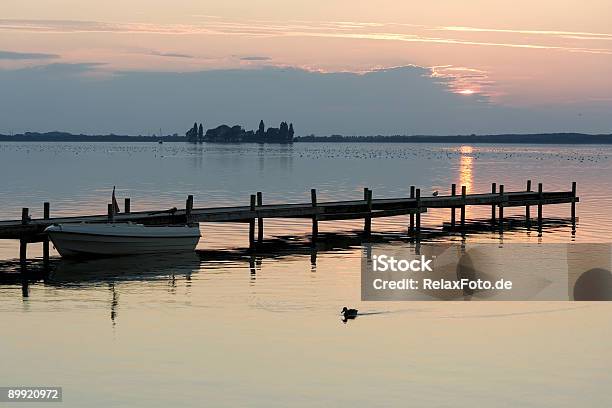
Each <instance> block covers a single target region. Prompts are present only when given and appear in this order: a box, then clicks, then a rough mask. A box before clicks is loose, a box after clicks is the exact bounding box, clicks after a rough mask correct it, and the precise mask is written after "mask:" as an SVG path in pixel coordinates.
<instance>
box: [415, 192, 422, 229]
mask: <svg viewBox="0 0 612 408" xmlns="http://www.w3.org/2000/svg"><path fill="white" fill-rule="evenodd" d="M415 198H416V209H417V213H416V214H415V215H416V232H417V234H420V233H421V189H420V188H417V189H416V197H415Z"/></svg>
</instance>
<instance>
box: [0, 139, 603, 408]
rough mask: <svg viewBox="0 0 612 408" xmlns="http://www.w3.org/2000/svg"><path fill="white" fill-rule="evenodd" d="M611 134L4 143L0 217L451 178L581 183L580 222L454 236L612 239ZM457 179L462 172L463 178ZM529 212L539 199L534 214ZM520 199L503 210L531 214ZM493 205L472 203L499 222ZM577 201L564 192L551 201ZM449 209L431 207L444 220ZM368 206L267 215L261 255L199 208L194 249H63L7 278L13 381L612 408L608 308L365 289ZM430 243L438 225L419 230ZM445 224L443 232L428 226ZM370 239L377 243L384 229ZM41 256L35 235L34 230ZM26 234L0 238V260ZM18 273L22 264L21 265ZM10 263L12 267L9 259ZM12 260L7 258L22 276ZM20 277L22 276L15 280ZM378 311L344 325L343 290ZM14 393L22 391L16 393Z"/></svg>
mask: <svg viewBox="0 0 612 408" xmlns="http://www.w3.org/2000/svg"><path fill="white" fill-rule="evenodd" d="M611 176H612V146H598V145H589V146H577V145H567V146H559V147H556V146H548V145H503V146H499V145H497V146H493V145H474V146H467V145H466V146H458V145H444V144H316V143H312V144H311V143H298V144H294V145H262V146H259V145H213V144H204V145H189V144H182V143H165V144H163V145H158V144H148V143H133V144H127V143H0V186H1V190H2V194H1V195H0V219H18V218H19V217H20V215H21V207H29V208H30V212H31V213H32V215H33V216H34V217H39V216H41V214H42V207H43V204H42V203H43V202H44V201H49V202H50V203H51V215H52V216H59V215H79V214H91V213H99V214H105V213H106V205H107V203H108V202H109V200H110V195H111V191H112V188H113V186H116V188H117V198H118V199H119V203H120V205H121V204H122V199H123V197H130V198H131V203H132V204H131V206H132V211H139V210H159V209H167V208H171V207H179V208H180V207H183V206H184V203H185V199H186V196H187V195H188V194H193V195H194V201H195V203H194V205H195V207H204V206H223V205H247V204H248V202H249V196H250V194H254V193H255V192H257V191H262V192H263V200H264V203H266V204H270V203H280V202H309V200H310V189H311V188H316V189H317V192H318V199H319V201H326V200H338V199H358V198H361V197H362V196H363V188H364V187H369V188H371V189H372V190H373V195H374V198H380V197H402V196H407V195H408V193H409V189H410V186H411V185H416V186H417V187H419V188H421V190H422V195H430V194H431V193H432V192H434V191H439V192H440V194H446V193H447V192H448V191H450V185H451V184H452V183H457V185H458V186H461V185H465V186H466V187H467V191H468V193H470V192H489V191H490V188H491V183H492V182H496V183H498V185H499V184H504V186H505V191H513V190H524V189H525V185H526V180H527V179H531V180H532V182H533V186H534V188H537V183H539V182H541V183H543V184H544V189H545V190H570V189H571V182H572V181H576V182H577V186H578V195H579V196H580V203H579V204H578V205H577V215H578V222H577V229H576V232H575V234H573V233H572V228H571V226H570V225H568V223H567V222H555V223H550V224H549V225H548V226H547V227H546V228H545V230H544V233H543V235H542V236H541V237H538V234H537V233H534V232H528V231H526V230H525V229H524V228H516V229H514V230H510V231H506V232H505V233H504V234H503V236H501V237H500V235H499V234H498V233H496V232H486V231H482V232H478V233H469V234H467V235H466V236H465V237H461V236H460V235H436V236H435V240H436V241H441V242H460V241H462V242H467V243H468V244H469V243H479V242H480V243H487V242H488V243H494V244H496V245H498V246H499V245H501V246H506V245H509V244H512V243H534V244H542V245H546V244H547V243H576V244H585V243H609V242H610V241H611V239H612V231H611V230H610V225H612V211H611V210H610V208H611V204H612V198H611V197H612V195H611V194H610V191H611V188H612V182H611V180H612V177H611ZM458 188H459V189H460V187H458ZM534 210H535V209H533V210H532V213H533V214H535V211H534ZM523 214H524V208H522V207H520V208H514V209H508V210H506V214H505V215H506V216H509V217H519V216H521V215H523ZM489 215H490V208H489V207H483V208H468V209H467V217H468V219H486V218H487V217H488V216H489ZM544 216H545V217H547V218H554V219H555V220H561V221H563V220H565V219H567V217H569V205H568V204H563V205H557V206H546V207H544ZM448 220H449V211H448V210H439V211H438V210H435V211H434V210H432V211H431V212H429V213H427V214H424V215H423V218H422V222H423V225H424V226H425V227H426V228H428V229H431V230H440V229H441V226H442V223H443V222H448ZM407 225H408V224H407V216H398V217H393V218H389V219H374V221H373V228H372V229H373V234H374V237H375V238H376V239H375V241H377V242H379V241H380V242H382V241H384V242H385V244H390V245H396V246H405V247H407V248H409V247H411V246H413V243H412V242H411V241H410V239H409V237H408V235H407ZM362 228H363V221H333V222H322V223H320V225H319V230H320V232H321V233H323V235H324V239H322V240H321V242H320V243H319V244H318V245H317V247H316V248H314V249H313V248H311V247H310V245H308V244H307V242H308V234H309V231H310V221H308V220H306V221H297V222H296V221H295V220H273V221H272V220H271V221H266V230H265V233H266V235H265V238H266V239H267V240H270V241H273V240H278V241H279V242H283V245H280V247H279V248H277V249H274V250H272V249H271V250H267V251H263V252H262V253H258V254H256V255H250V254H248V252H247V251H245V248H246V247H247V246H248V226H246V225H242V224H236V225H235V224H202V225H201V230H202V234H203V239H202V240H201V241H200V243H199V245H198V254H193V255H188V256H187V255H186V256H163V257H159V258H147V259H139V258H132V259H130V258H128V259H122V260H113V261H111V260H93V261H87V262H75V261H63V260H59V259H58V257H57V253H55V252H54V253H53V256H54V258H53V260H52V269H53V270H52V272H51V274H50V276H49V277H48V278H47V279H45V280H42V279H41V280H37V281H35V282H30V283H29V285H28V296H27V297H23V296H22V289H23V288H22V284H21V282H20V281H15V282H13V281H10V279H6V280H3V281H1V282H0V323H1V327H2V332H1V333H2V334H1V337H0V338H1V341H0V360H1V361H2V369H0V385H57V386H63V387H64V403H63V405H64V406H70V407H82V406H92V407H107V406H117V407H133V406H144V405H146V406H149V407H166V406H188V405H192V403H193V401H200V402H201V403H200V405H205V406H228V407H229V406H231V407H234V406H266V407H275V406H278V407H286V406H305V407H306V406H308V407H310V406H350V407H356V406H363V407H370V406H396V405H397V406H406V405H413V406H449V407H450V406H453V407H464V406H465V407H468V406H474V405H476V406H496V407H505V406H507V407H515V406H526V407H543V406H546V407H570V406H572V407H573V406H576V405H580V406H609V405H610V404H612V394H610V393H609V392H608V388H609V385H608V384H609V382H610V381H611V380H612V374H610V370H609V367H610V364H611V363H612V354H611V353H612V346H611V345H610V341H609V339H610V335H611V334H612V326H611V325H610V320H611V318H612V304H610V303H607V302H580V303H576V302H361V301H360V263H361V257H362V253H363V252H364V244H363V243H362V240H361V238H360V237H359V235H358V232H359V231H360V230H361V229H362ZM426 239H427V238H426ZM432 239H434V238H432ZM374 245H376V244H374ZM28 255H29V257H30V258H31V259H32V266H33V267H34V268H36V266H37V264H39V263H40V256H41V245H40V244H31V245H29V247H28ZM17 257H18V243H17V242H15V241H0V260H1V261H0V264H1V265H3V267H4V269H5V270H7V271H8V270H10V269H11V268H13V267H14V265H15V262H14V260H15V258H17ZM9 272H10V271H9ZM7 274H8V272H7ZM13 275H14V274H13ZM13 275H11V276H13ZM345 305H346V306H349V307H356V308H358V309H360V311H364V312H372V313H377V314H372V315H365V316H360V317H358V318H357V319H356V320H354V321H349V322H348V323H347V324H344V323H342V322H341V321H340V319H339V315H338V314H339V311H340V309H341V308H342V307H343V306H345ZM17 405H18V406H27V405H25V404H17Z"/></svg>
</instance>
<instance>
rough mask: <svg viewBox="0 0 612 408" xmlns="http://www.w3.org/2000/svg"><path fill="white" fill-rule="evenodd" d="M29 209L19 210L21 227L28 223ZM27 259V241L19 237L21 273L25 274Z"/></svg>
mask: <svg viewBox="0 0 612 408" xmlns="http://www.w3.org/2000/svg"><path fill="white" fill-rule="evenodd" d="M29 212H30V209H29V208H26V207H24V208H22V209H21V225H26V224H27V223H28V222H29V221H30V216H29ZM27 257H28V241H27V240H26V239H25V237H21V239H20V240H19V266H20V268H21V272H22V273H25V272H26V259H27Z"/></svg>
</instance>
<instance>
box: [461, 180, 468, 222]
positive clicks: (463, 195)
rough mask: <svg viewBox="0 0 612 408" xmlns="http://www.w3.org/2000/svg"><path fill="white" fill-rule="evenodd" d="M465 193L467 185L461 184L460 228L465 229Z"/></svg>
mask: <svg viewBox="0 0 612 408" xmlns="http://www.w3.org/2000/svg"><path fill="white" fill-rule="evenodd" d="M466 194H467V187H466V186H461V230H462V231H463V230H464V229H465V196H466Z"/></svg>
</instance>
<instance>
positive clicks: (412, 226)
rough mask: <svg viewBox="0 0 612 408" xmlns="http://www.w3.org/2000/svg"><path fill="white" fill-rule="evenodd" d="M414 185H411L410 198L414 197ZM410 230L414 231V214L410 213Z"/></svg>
mask: <svg viewBox="0 0 612 408" xmlns="http://www.w3.org/2000/svg"><path fill="white" fill-rule="evenodd" d="M414 189H415V187H414V186H410V198H414ZM408 232H410V233H413V232H414V214H410V227H409V228H408Z"/></svg>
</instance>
